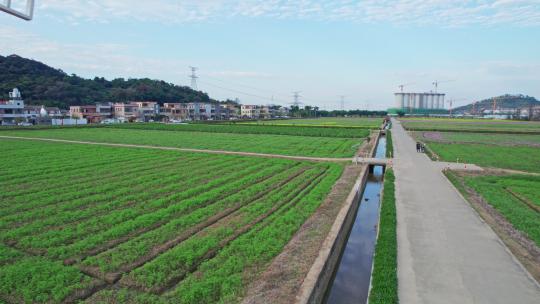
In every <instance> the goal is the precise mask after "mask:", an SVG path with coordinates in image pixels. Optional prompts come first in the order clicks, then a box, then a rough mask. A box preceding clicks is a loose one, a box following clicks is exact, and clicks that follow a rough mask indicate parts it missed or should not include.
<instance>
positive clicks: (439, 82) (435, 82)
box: [431, 79, 455, 93]
mask: <svg viewBox="0 0 540 304" xmlns="http://www.w3.org/2000/svg"><path fill="white" fill-rule="evenodd" d="M452 81H455V80H453V79H451V80H441V81H439V80H435V81H434V82H432V83H431V84H432V85H433V86H435V93H437V88H438V87H439V84H441V83H445V82H452Z"/></svg>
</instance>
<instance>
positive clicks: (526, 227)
mask: <svg viewBox="0 0 540 304" xmlns="http://www.w3.org/2000/svg"><path fill="white" fill-rule="evenodd" d="M446 176H447V177H448V179H449V180H450V181H451V182H452V183H453V184H454V185H455V186H456V188H458V190H459V191H460V192H461V193H462V194H463V195H464V196H467V191H466V187H468V188H470V189H472V190H474V191H475V192H476V193H478V194H480V195H481V196H482V197H483V198H484V199H485V201H486V202H487V203H488V204H490V205H491V206H492V207H493V208H495V210H497V211H498V212H499V213H500V214H501V215H502V216H503V217H504V218H506V219H507V220H508V221H509V222H510V223H511V224H512V226H514V228H516V229H517V230H519V231H521V232H523V233H524V234H525V235H527V236H528V237H529V238H530V239H531V240H533V241H534V242H535V243H536V245H537V246H540V213H539V212H538V211H537V210H535V209H536V208H535V207H534V206H539V207H540V191H539V190H540V177H538V176H528V175H507V176H463V177H460V176H458V175H456V174H454V173H452V172H447V173H446ZM509 189H510V191H512V192H513V193H514V194H512V193H511V192H509V191H508V190H509ZM515 194H517V195H518V196H519V197H516V195H515ZM531 204H532V205H531Z"/></svg>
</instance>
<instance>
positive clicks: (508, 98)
mask: <svg viewBox="0 0 540 304" xmlns="http://www.w3.org/2000/svg"><path fill="white" fill-rule="evenodd" d="M493 99H495V100H496V101H497V108H498V109H513V110H515V109H525V108H529V107H530V106H539V105H540V101H538V100H537V99H536V98H534V97H532V96H525V95H509V94H507V95H502V96H498V97H492V98H488V99H484V100H481V101H479V102H478V103H477V104H476V105H475V107H476V109H475V110H476V111H477V112H481V111H483V110H491V109H493ZM453 111H454V113H471V112H472V111H473V104H472V103H471V104H468V105H466V106H461V107H458V108H455V109H454V110H453Z"/></svg>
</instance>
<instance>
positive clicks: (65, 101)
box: [0, 55, 216, 109]
mask: <svg viewBox="0 0 540 304" xmlns="http://www.w3.org/2000/svg"><path fill="white" fill-rule="evenodd" d="M0 71H2V73H0V99H4V98H6V99H7V97H8V96H7V94H8V92H10V91H11V90H12V89H13V88H15V87H16V88H19V89H20V90H21V92H22V94H23V97H24V99H25V101H26V102H27V103H28V104H35V103H38V104H44V105H46V106H57V107H61V108H65V109H67V108H69V106H72V105H83V104H93V103H95V102H109V101H110V102H126V101H130V100H156V101H159V102H211V101H213V100H211V99H210V98H209V97H208V95H207V94H206V93H203V92H200V91H194V90H192V89H191V88H189V87H181V86H177V85H174V84H172V83H167V82H165V81H159V80H151V79H148V78H144V79H131V78H130V79H127V80H125V79H123V78H117V79H114V80H112V81H109V80H106V79H105V78H103V77H101V78H99V77H95V78H94V79H85V78H81V77H79V76H77V75H74V74H72V75H68V74H66V73H65V72H63V71H61V70H57V69H54V68H52V67H49V66H47V65H45V64H43V63H41V62H38V61H35V60H31V59H26V58H22V57H19V56H17V55H11V56H6V57H3V56H0ZM214 102H216V101H214Z"/></svg>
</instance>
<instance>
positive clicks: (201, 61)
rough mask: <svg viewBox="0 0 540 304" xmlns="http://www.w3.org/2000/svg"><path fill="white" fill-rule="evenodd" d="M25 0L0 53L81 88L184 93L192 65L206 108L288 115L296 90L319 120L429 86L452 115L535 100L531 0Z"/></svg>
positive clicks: (539, 82)
mask: <svg viewBox="0 0 540 304" xmlns="http://www.w3.org/2000/svg"><path fill="white" fill-rule="evenodd" d="M13 2H17V1H16V0H13ZM36 2H37V4H36V9H35V18H34V20H33V21H31V22H25V21H22V20H19V19H16V18H14V17H12V16H9V15H6V14H1V15H0V25H1V26H0V40H1V41H2V43H0V54H2V55H8V54H12V53H16V54H19V55H21V56H24V57H30V58H33V59H36V60H40V61H43V62H45V63H46V64H49V65H51V66H54V67H58V68H61V69H63V70H64V71H66V72H67V73H75V74H78V75H81V76H84V77H94V76H104V77H106V78H109V79H111V78H115V77H125V78H129V77H150V78H154V79H163V80H166V81H169V82H173V83H176V84H181V85H189V84H190V80H189V78H188V74H189V69H188V67H189V66H196V67H198V68H199V71H198V73H199V76H200V79H199V82H198V87H199V89H201V90H203V91H206V92H208V93H209V95H210V96H212V97H214V98H218V99H225V98H233V99H234V98H239V99H240V101H241V102H242V103H271V102H272V100H273V101H274V103H276V104H282V105H285V104H286V103H288V102H291V101H292V99H293V98H292V92H293V91H301V95H302V101H304V102H305V103H306V104H312V105H318V106H320V107H321V108H326V109H334V108H338V107H339V96H340V95H345V108H348V109H357V108H360V109H365V108H369V109H385V108H387V107H389V106H392V105H393V93H394V92H395V91H397V90H398V88H397V86H398V85H399V84H402V83H412V84H411V85H409V86H408V87H406V90H407V91H420V92H423V91H429V90H431V89H433V86H432V82H433V81H434V80H439V81H442V82H441V84H440V86H439V91H441V92H445V93H447V98H454V99H460V100H461V99H464V100H461V101H460V102H457V103H458V104H464V103H468V102H471V101H474V100H478V99H482V98H487V97H491V96H494V95H500V94H505V93H510V94H517V93H521V94H526V95H532V96H535V97H537V98H540V1H539V0H532V1H527V0H524V1H510V0H499V1H459V0H452V1H451V0H438V1H435V0H434V1H420V0H397V1H385V0H379V1H346V0H340V1H315V0H299V1H285V0H266V1H264V0H244V1H238V0H198V1H178V0H177V1H173V0H153V1H131V0H93V1H82V0H47V1H46V0H36ZM445 80H450V81H447V82H444V81H445ZM23 93H24V92H23ZM272 96H273V99H272Z"/></svg>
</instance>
